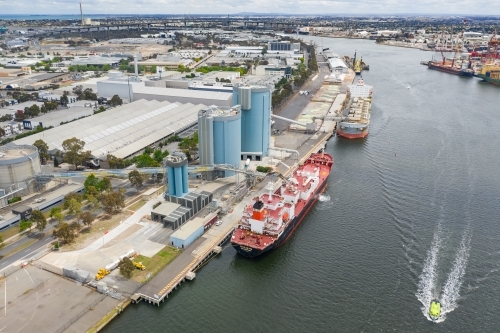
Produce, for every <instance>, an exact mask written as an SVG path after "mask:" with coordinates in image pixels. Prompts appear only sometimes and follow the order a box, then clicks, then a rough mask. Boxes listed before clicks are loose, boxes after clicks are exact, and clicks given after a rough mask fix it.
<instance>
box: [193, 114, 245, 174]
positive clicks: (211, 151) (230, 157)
mask: <svg viewBox="0 0 500 333" xmlns="http://www.w3.org/2000/svg"><path fill="white" fill-rule="evenodd" d="M241 127H242V126H241V109H240V107H239V106H235V107H232V108H227V109H226V108H218V107H209V108H206V109H202V110H200V112H199V113H198V141H199V144H198V145H199V147H198V149H199V154H200V164H201V165H213V164H226V165H231V166H233V167H234V168H239V165H240V158H241ZM233 174H234V172H232V171H222V170H218V171H217V170H214V171H212V172H209V173H208V175H207V179H208V180H213V179H215V178H218V177H229V176H232V175H233Z"/></svg>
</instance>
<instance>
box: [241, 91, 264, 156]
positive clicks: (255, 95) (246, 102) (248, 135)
mask: <svg viewBox="0 0 500 333" xmlns="http://www.w3.org/2000/svg"><path fill="white" fill-rule="evenodd" d="M233 102H234V103H235V104H239V105H241V113H242V114H241V155H242V156H241V157H242V159H247V158H250V159H252V160H262V157H265V156H267V155H268V147H269V140H270V136H271V90H270V89H269V88H267V87H254V86H251V87H235V88H234V91H233Z"/></svg>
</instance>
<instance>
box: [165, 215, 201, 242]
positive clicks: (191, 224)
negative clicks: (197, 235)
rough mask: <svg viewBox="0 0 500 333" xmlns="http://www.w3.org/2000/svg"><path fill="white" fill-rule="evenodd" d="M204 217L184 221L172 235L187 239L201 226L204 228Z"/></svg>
mask: <svg viewBox="0 0 500 333" xmlns="http://www.w3.org/2000/svg"><path fill="white" fill-rule="evenodd" d="M204 227H205V226H204V224H203V219H202V218H195V219H193V220H191V221H188V222H186V223H184V224H183V225H182V226H181V227H180V228H179V229H177V230H176V231H175V232H174V233H173V234H172V235H171V236H170V237H173V238H177V239H182V240H186V239H187V238H188V237H189V236H191V235H192V234H193V232H195V231H196V230H198V229H199V228H204Z"/></svg>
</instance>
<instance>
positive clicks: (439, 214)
mask: <svg viewBox="0 0 500 333" xmlns="http://www.w3.org/2000/svg"><path fill="white" fill-rule="evenodd" d="M310 39H314V40H315V41H316V42H317V43H318V44H319V45H321V43H323V47H329V48H330V50H332V51H334V52H337V53H338V54H339V55H351V56H352V55H353V54H354V50H357V53H358V56H362V57H363V60H364V61H365V62H367V63H368V64H369V65H370V71H365V72H363V78H364V79H365V82H366V83H367V84H370V85H373V86H374V98H373V108H372V118H371V124H370V134H369V135H368V137H367V138H366V139H364V140H357V141H349V140H345V139H342V138H332V139H331V140H330V141H329V143H328V146H327V152H328V153H330V154H332V155H333V156H334V158H335V165H334V169H333V172H332V174H331V175H330V178H329V185H328V188H327V190H326V192H325V197H324V198H322V199H323V200H322V201H320V202H318V203H317V204H316V206H315V207H314V208H313V209H312V210H311V212H310V214H309V216H308V217H306V219H305V220H304V222H303V223H302V225H301V227H300V228H299V229H298V230H297V232H296V233H295V234H294V236H293V237H292V238H291V239H290V240H289V241H288V242H287V243H286V244H285V245H284V246H282V247H281V248H279V249H277V250H275V251H273V252H271V253H270V254H269V255H266V256H264V257H262V258H257V259H255V260H248V259H245V258H242V257H240V256H238V255H237V254H236V252H235V251H234V250H233V249H232V248H228V249H226V250H224V251H223V253H222V255H220V256H218V257H216V258H215V259H214V260H212V261H211V262H210V263H209V264H208V265H206V266H205V267H204V268H202V269H201V270H200V271H198V272H197V277H196V279H195V280H194V281H192V282H187V283H185V284H183V285H182V286H181V288H179V289H178V290H177V291H176V292H175V293H174V294H172V296H170V298H169V299H168V301H167V302H165V303H163V304H162V305H161V306H160V307H156V306H153V305H149V304H145V303H140V304H139V305H131V306H129V307H128V308H127V309H126V311H125V312H124V313H123V314H121V315H120V316H119V317H117V318H116V319H115V320H113V321H112V323H111V324H110V325H109V326H108V327H107V328H106V329H105V330H104V332H107V333H109V332H123V333H127V332H162V333H164V332H389V331H391V332H429V331H433V332H498V331H499V328H500V316H499V315H498V313H500V297H499V296H500V293H499V289H500V217H499V208H500V205H499V199H500V171H499V165H500V155H499V154H498V152H499V151H500V149H499V148H498V133H500V121H499V119H500V89H499V88H498V87H495V86H491V85H488V84H484V83H480V82H479V80H478V79H476V78H461V77H458V76H453V75H449V74H446V73H440V72H437V71H432V70H429V69H427V68H425V67H424V66H422V65H420V64H419V63H420V61H421V60H430V59H431V56H432V55H431V53H429V52H423V51H419V50H414V49H406V48H396V47H389V46H382V45H376V44H375V43H374V42H373V41H368V40H346V39H328V38H314V37H305V40H310ZM434 297H437V298H439V299H440V300H441V301H442V303H443V311H444V312H446V314H445V316H443V318H442V319H441V320H440V322H439V323H433V322H431V321H430V320H429V319H428V318H427V316H426V313H427V312H428V310H427V308H428V303H429V302H430V300H431V299H432V298H434Z"/></svg>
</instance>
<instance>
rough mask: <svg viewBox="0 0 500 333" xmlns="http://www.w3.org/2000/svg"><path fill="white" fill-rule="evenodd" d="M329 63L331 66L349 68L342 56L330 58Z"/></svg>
mask: <svg viewBox="0 0 500 333" xmlns="http://www.w3.org/2000/svg"><path fill="white" fill-rule="evenodd" d="M328 63H329V64H330V68H339V67H342V68H347V65H346V64H345V62H344V60H342V59H340V58H330V59H328Z"/></svg>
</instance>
